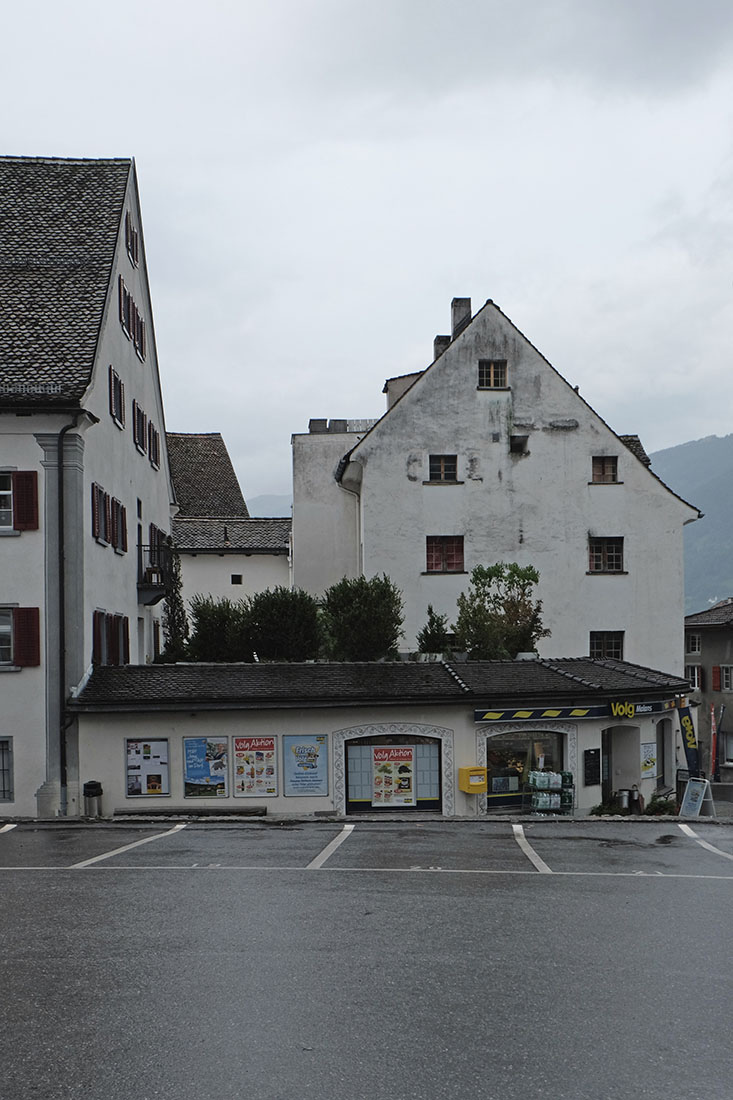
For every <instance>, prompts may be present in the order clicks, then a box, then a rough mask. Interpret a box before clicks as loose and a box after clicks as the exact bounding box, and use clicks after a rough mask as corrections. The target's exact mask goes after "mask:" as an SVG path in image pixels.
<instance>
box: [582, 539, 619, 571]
mask: <svg viewBox="0 0 733 1100" xmlns="http://www.w3.org/2000/svg"><path fill="white" fill-rule="evenodd" d="M588 572H589V573H623V572H624V540H623V539H622V538H595V537H593V536H592V535H591V536H589V537H588Z"/></svg>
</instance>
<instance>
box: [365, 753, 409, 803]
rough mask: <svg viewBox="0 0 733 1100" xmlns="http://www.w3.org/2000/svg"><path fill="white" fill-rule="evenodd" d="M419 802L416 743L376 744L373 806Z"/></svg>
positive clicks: (373, 754) (373, 759) (373, 756)
mask: <svg viewBox="0 0 733 1100" xmlns="http://www.w3.org/2000/svg"><path fill="white" fill-rule="evenodd" d="M414 805H415V746H414V745H374V747H373V749H372V806H394V807H400V806H414Z"/></svg>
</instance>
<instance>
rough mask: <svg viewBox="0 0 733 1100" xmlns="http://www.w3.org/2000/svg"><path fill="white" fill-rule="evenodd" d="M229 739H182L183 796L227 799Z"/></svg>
mask: <svg viewBox="0 0 733 1100" xmlns="http://www.w3.org/2000/svg"><path fill="white" fill-rule="evenodd" d="M228 795H229V738H228V737H223V738H218V739H216V740H214V738H210V737H184V738H183V797H184V798H227V797H228Z"/></svg>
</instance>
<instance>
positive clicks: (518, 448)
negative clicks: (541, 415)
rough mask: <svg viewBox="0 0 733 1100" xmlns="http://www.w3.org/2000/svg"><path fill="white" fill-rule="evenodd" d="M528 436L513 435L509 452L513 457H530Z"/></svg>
mask: <svg viewBox="0 0 733 1100" xmlns="http://www.w3.org/2000/svg"><path fill="white" fill-rule="evenodd" d="M528 440H529V436H528V435H513V436H512V437H511V438H510V440H509V450H510V451H511V453H512V454H513V455H528V454H529V449H528V447H527V442H528Z"/></svg>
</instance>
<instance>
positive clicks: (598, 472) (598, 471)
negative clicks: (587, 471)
mask: <svg viewBox="0 0 733 1100" xmlns="http://www.w3.org/2000/svg"><path fill="white" fill-rule="evenodd" d="M592 482H593V484H594V485H613V484H615V483H616V482H618V458H617V457H616V455H594V456H593V475H592Z"/></svg>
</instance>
